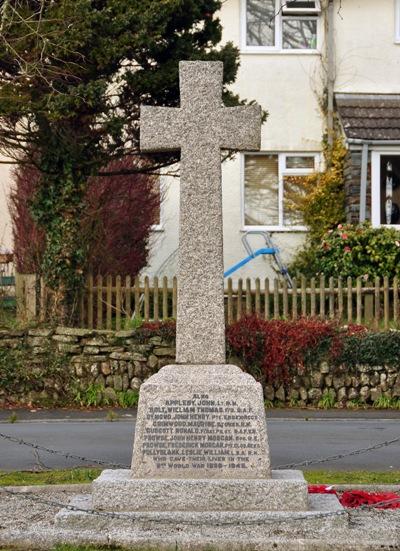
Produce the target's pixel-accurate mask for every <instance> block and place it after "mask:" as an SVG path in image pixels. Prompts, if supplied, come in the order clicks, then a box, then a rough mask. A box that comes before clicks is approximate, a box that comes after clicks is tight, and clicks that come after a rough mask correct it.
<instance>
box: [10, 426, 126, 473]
mask: <svg viewBox="0 0 400 551" xmlns="http://www.w3.org/2000/svg"><path fill="white" fill-rule="evenodd" d="M0 438H4V439H5V440H8V441H9V442H14V443H15V444H19V445H20V446H28V447H29V448H33V449H34V450H38V451H42V452H46V453H50V454H53V455H61V456H63V457H66V458H67V459H76V460H79V461H85V462H86V463H94V464H96V465H104V466H109V467H114V468H116V469H129V468H130V466H129V465H123V464H121V463H113V462H112V461H104V460H102V459H91V458H88V457H83V456H82V455H76V454H73V453H69V452H65V451H62V450H53V449H51V448H46V447H45V446H40V445H39V444H34V443H33V442H26V441H25V440H23V439H22V438H15V437H14V436H10V435H9V434H3V433H1V432H0Z"/></svg>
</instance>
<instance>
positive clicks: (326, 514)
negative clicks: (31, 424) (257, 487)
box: [0, 488, 400, 526]
mask: <svg viewBox="0 0 400 551" xmlns="http://www.w3.org/2000/svg"><path fill="white" fill-rule="evenodd" d="M0 492H3V493H5V494H8V495H11V496H13V497H17V498H20V499H28V500H30V501H35V502H36V503H41V504H43V505H47V506H49V507H54V508H55V509H67V510H68V511H74V512H78V513H86V514H89V515H93V516H100V517H106V518H112V519H117V520H129V521H131V522H137V521H141V520H142V521H146V522H149V520H150V519H149V518H148V516H144V517H140V516H138V515H135V516H134V517H132V516H130V514H127V513H112V512H108V511H96V510H95V509H84V508H83V507H77V506H76V505H70V504H68V503H62V502H60V501H54V500H50V499H43V498H40V497H38V496H37V495H35V494H30V493H19V492H14V491H12V490H9V489H8V488H0ZM395 503H400V497H398V498H395V499H390V500H385V501H380V502H379V503H373V504H372V505H361V506H360V507H358V508H357V509H356V510H354V509H351V510H350V509H340V510H338V511H326V512H320V513H312V514H307V515H304V514H303V515H293V516H291V517H290V518H289V517H287V516H285V518H281V517H274V516H270V517H268V518H266V519H264V522H274V523H280V522H287V521H288V520H290V521H299V520H314V519H321V518H328V517H339V516H344V515H347V516H349V517H350V515H351V514H352V513H354V512H355V511H357V512H359V511H370V510H374V509H376V508H378V507H385V506H388V505H392V504H395ZM150 521H151V522H156V523H163V522H168V521H169V517H164V518H163V517H162V515H161V516H160V515H158V516H157V518H154V519H151V520H150ZM185 523H186V524H189V525H191V526H204V521H202V522H199V521H197V522H196V521H185ZM240 523H241V524H245V525H250V526H252V525H255V524H259V523H260V521H259V520H254V521H245V520H244V521H243V520H241V521H240ZM218 524H219V526H231V525H236V524H237V521H233V520H232V521H228V522H221V521H218Z"/></svg>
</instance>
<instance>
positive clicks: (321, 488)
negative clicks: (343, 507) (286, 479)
mask: <svg viewBox="0 0 400 551" xmlns="http://www.w3.org/2000/svg"><path fill="white" fill-rule="evenodd" d="M308 493H309V494H335V495H337V494H336V490H335V489H334V487H333V486H326V485H325V484H320V485H318V484H309V485H308Z"/></svg>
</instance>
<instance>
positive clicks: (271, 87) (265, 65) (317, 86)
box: [146, 0, 324, 279]
mask: <svg viewBox="0 0 400 551" xmlns="http://www.w3.org/2000/svg"><path fill="white" fill-rule="evenodd" d="M240 14H241V2H240V0H227V1H226V2H225V3H224V5H223V9H222V11H221V21H222V25H223V42H228V41H232V42H233V43H234V44H235V45H236V46H238V47H240V45H241V44H240V31H241V20H240ZM323 44H324V37H323V24H322V21H321V25H320V49H321V50H323V47H324V46H323ZM321 57H322V56H321V53H309V52H306V53H300V54H299V53H296V54H294V53H261V54H260V53H247V52H242V53H241V60H240V68H239V72H238V76H237V79H236V82H235V84H234V85H233V86H232V90H233V91H234V92H235V93H237V94H239V95H240V97H241V98H246V99H248V100H256V101H257V102H258V103H259V104H260V105H261V106H262V108H263V109H265V110H266V111H268V113H269V115H268V120H267V122H266V123H265V124H264V125H263V128H262V140H261V144H262V145H261V151H263V152H273V153H279V152H290V151H292V152H313V153H315V152H317V153H318V152H320V151H321V138H322V134H323V131H324V123H323V117H322V114H321V110H320V105H319V102H320V100H321V98H322V90H323V70H322V64H321ZM241 164H242V159H241V155H240V154H237V155H236V157H235V158H234V159H233V160H231V161H228V162H225V163H224V164H223V168H222V185H223V208H224V263H225V269H228V268H229V267H231V266H232V265H233V264H235V263H236V262H239V261H240V260H242V259H243V258H244V257H245V256H247V253H246V251H245V249H244V246H243V244H242V241H241V238H242V236H243V234H244V229H243V200H242V192H243V183H242V170H241ZM164 184H165V186H166V188H167V189H168V197H167V199H166V201H165V204H164V211H163V228H164V230H165V231H164V232H161V235H160V233H159V232H158V234H157V235H156V236H155V240H154V246H153V249H152V257H151V263H150V265H149V267H148V268H147V269H146V273H149V274H150V275H153V274H155V275H164V274H166V275H172V274H175V273H176V260H177V255H176V254H175V255H174V254H173V253H174V251H176V249H177V247H178V212H179V208H178V205H179V182H178V181H176V180H173V181H172V180H170V179H165V181H164ZM271 236H272V239H273V241H274V244H275V245H276V246H277V247H278V248H279V249H280V251H281V256H282V259H283V261H284V262H285V263H287V262H289V261H290V260H291V258H293V256H294V254H295V252H296V251H297V250H298V248H299V247H300V246H301V244H302V243H303V242H304V239H305V232H290V231H289V232H288V231H279V232H271ZM249 239H250V243H251V245H252V246H253V247H254V249H257V248H260V247H261V246H263V245H265V242H264V240H263V239H262V237H260V236H252V237H251V238H249ZM171 255H172V256H171ZM168 257H169V258H170V261H169V262H167V263H166V264H165V263H164V262H165V259H166V258H168ZM274 274H275V272H274V270H273V268H272V264H271V257H269V256H266V257H265V256H264V257H258V258H257V259H255V260H253V261H252V262H251V263H249V264H247V265H246V266H244V267H243V268H241V269H240V270H239V271H238V272H236V273H235V274H234V275H233V276H232V277H233V279H237V278H238V277H242V278H247V277H251V278H255V277H261V278H264V277H274Z"/></svg>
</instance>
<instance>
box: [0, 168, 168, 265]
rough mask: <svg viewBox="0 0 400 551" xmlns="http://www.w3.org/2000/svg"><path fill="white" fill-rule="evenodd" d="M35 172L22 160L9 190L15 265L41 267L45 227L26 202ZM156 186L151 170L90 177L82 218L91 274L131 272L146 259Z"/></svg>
mask: <svg viewBox="0 0 400 551" xmlns="http://www.w3.org/2000/svg"><path fill="white" fill-rule="evenodd" d="M132 164H133V160H132V159H131V158H126V159H124V160H120V161H115V162H113V163H111V164H110V165H109V166H108V167H107V169H108V171H118V170H124V169H128V168H130V167H132ZM39 178H40V174H39V172H38V171H37V170H36V169H35V168H33V167H30V166H27V165H20V166H18V168H17V169H16V170H15V171H14V186H13V188H12V189H11V193H10V211H11V219H12V223H13V235H14V253H15V261H16V267H17V270H18V271H20V272H22V273H40V267H41V260H42V257H43V252H44V247H45V235H44V232H43V231H42V230H41V229H40V228H38V227H37V226H36V224H35V222H34V220H33V219H32V216H31V214H30V209H29V203H30V201H31V200H32V198H33V196H34V194H35V191H36V189H37V186H38V185H39ZM160 201H161V197H160V192H159V186H158V183H157V180H156V178H155V177H154V176H149V175H146V174H129V175H126V174H124V175H118V176H107V177H96V178H91V179H90V181H89V182H88V188H87V192H86V197H85V203H86V207H85V212H84V216H83V218H82V220H81V227H82V241H83V242H84V243H85V244H86V249H87V251H88V257H87V270H88V271H91V272H93V273H94V274H110V275H132V276H135V275H136V274H137V273H138V272H139V271H140V270H141V269H142V268H143V267H144V266H145V265H146V263H147V259H148V253H149V248H148V240H149V235H150V231H151V227H152V226H153V224H156V223H157V222H158V217H159V209H160Z"/></svg>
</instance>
